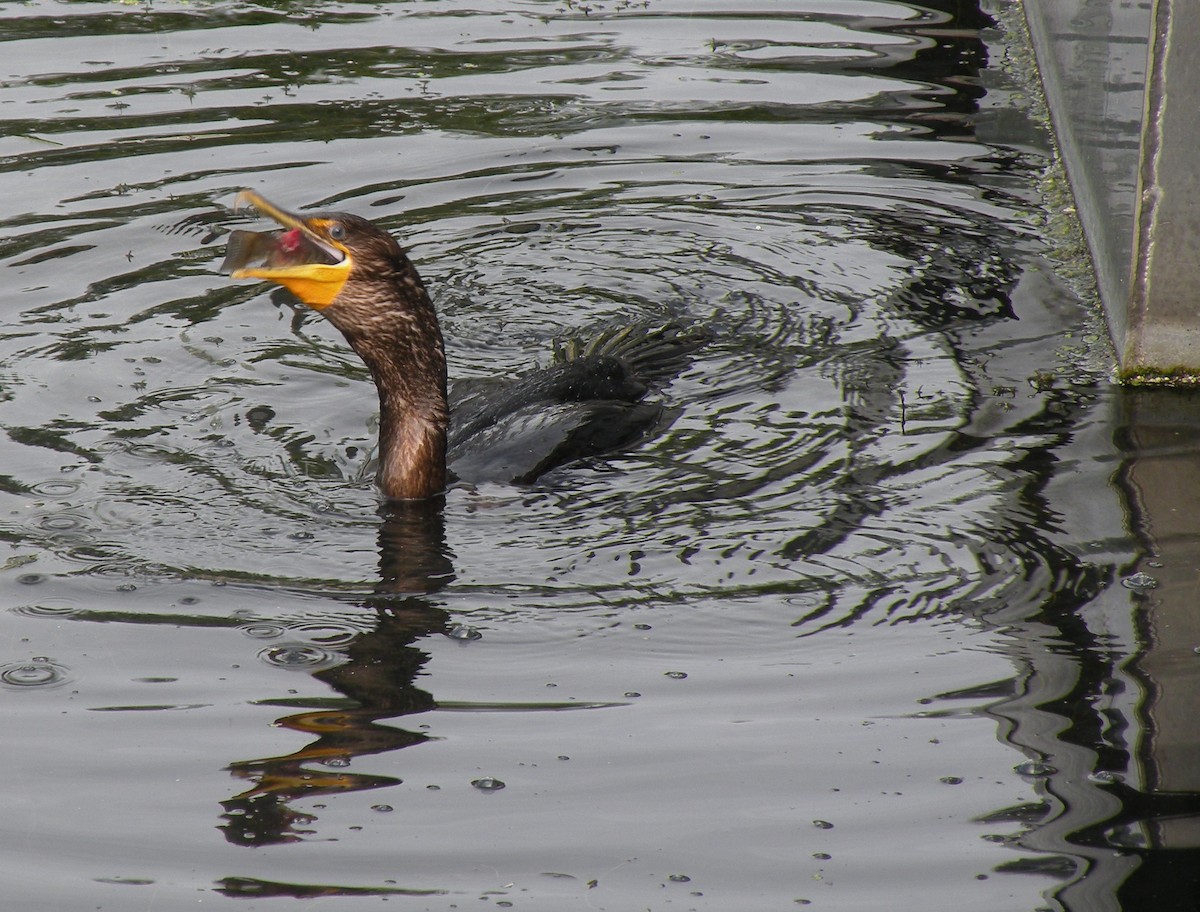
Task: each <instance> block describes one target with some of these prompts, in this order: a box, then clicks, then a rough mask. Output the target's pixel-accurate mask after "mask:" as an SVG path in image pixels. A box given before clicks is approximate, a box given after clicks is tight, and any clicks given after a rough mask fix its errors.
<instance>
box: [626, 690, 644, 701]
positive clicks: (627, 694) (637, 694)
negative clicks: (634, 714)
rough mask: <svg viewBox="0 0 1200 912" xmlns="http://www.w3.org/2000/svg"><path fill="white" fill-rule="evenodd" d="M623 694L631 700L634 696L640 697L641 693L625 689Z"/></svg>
mask: <svg viewBox="0 0 1200 912" xmlns="http://www.w3.org/2000/svg"><path fill="white" fill-rule="evenodd" d="M625 696H627V697H629V699H631V700H632V699H634V698H635V697H640V696H641V694H640V693H638V692H637V691H636V690H627V691H625Z"/></svg>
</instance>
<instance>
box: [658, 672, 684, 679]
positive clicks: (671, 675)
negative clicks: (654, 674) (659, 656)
mask: <svg viewBox="0 0 1200 912" xmlns="http://www.w3.org/2000/svg"><path fill="white" fill-rule="evenodd" d="M663 676H664V677H667V678H673V679H674V680H676V681H682V680H683V679H684V678H686V677H687V672H686V671H664V672H663Z"/></svg>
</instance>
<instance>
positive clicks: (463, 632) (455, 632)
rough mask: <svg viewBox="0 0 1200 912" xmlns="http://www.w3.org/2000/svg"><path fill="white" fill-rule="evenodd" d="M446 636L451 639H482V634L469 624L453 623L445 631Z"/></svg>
mask: <svg viewBox="0 0 1200 912" xmlns="http://www.w3.org/2000/svg"><path fill="white" fill-rule="evenodd" d="M446 636H448V637H449V638H450V639H452V640H464V641H470V640H482V639H483V634H482V633H480V632H479V631H478V630H477V629H475V628H474V627H472V626H470V625H469V624H455V625H454V626H453V627H451V628H450V629H449V630H447V631H446Z"/></svg>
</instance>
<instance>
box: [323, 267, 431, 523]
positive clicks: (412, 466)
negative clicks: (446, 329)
mask: <svg viewBox="0 0 1200 912" xmlns="http://www.w3.org/2000/svg"><path fill="white" fill-rule="evenodd" d="M399 266H400V268H399V269H398V271H397V272H395V273H393V274H390V275H387V276H380V277H379V278H378V279H377V280H374V281H362V282H360V283H356V285H355V286H354V288H353V289H346V290H344V291H343V293H342V294H341V295H339V297H338V299H337V300H336V302H335V304H334V305H333V306H331V307H329V308H327V309H326V310H325V311H324V314H325V316H327V317H328V318H329V320H330V322H332V323H333V324H334V325H335V326H337V327H338V329H340V330H341V331H342V333H343V335H345V336H346V340H347V341H348V342H349V343H350V345H351V347H353V349H354V350H355V351H356V352H357V353H358V356H359V357H360V358H362V359H363V361H364V362H365V363H366V365H367V367H368V368H370V371H371V376H372V377H373V378H374V380H375V386H376V388H377V389H378V390H379V487H380V488H381V489H382V491H383V493H384V495H385V496H386V497H388V498H390V499H394V500H411V499H420V498H426V497H433V496H434V495H436V494H439V493H441V492H442V491H443V490H444V489H445V487H446V427H447V425H448V424H449V411H448V409H447V406H446V352H445V348H444V347H443V344H442V332H441V329H440V328H439V326H438V320H437V314H436V312H435V311H434V309H433V304H432V302H431V301H430V300H429V295H428V294H427V293H426V291H425V286H424V285H423V284H422V282H421V280H420V278H419V277H418V276H417V274H416V271H415V270H414V269H413V268H412V267H411V265H409V264H408V263H407V261H404V262H403V263H402V264H399Z"/></svg>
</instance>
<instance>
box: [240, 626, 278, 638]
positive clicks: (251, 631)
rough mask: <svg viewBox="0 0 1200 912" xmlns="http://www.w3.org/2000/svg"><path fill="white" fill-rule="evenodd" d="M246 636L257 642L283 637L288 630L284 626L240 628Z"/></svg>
mask: <svg viewBox="0 0 1200 912" xmlns="http://www.w3.org/2000/svg"><path fill="white" fill-rule="evenodd" d="M238 630H240V631H241V632H242V633H243V634H244V635H245V636H248V637H253V638H254V639H256V640H270V639H273V638H274V637H278V636H283V635H284V633H286V632H287V628H286V627H284V626H283V625H282V624H268V623H262V624H246V625H245V626H244V627H239V628H238Z"/></svg>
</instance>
